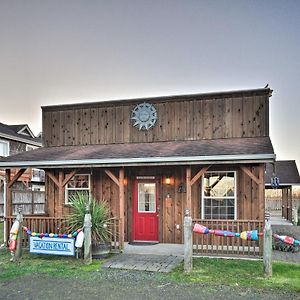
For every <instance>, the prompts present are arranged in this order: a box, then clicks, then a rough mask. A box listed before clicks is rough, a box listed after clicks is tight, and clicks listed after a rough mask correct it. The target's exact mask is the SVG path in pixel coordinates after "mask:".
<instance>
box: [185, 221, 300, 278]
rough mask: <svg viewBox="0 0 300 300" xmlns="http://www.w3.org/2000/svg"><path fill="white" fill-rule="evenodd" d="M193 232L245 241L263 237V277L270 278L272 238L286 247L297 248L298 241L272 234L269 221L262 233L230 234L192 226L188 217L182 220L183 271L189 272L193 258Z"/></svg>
mask: <svg viewBox="0 0 300 300" xmlns="http://www.w3.org/2000/svg"><path fill="white" fill-rule="evenodd" d="M193 232H194V233H197V234H203V235H208V234H213V235H216V236H219V237H227V238H232V237H238V238H241V239H242V240H245V241H258V240H259V237H260V236H263V242H264V248H263V249H264V251H263V261H264V275H265V276H266V277H270V276H272V237H274V238H275V239H277V240H280V241H281V242H283V243H286V244H288V245H295V246H299V245H300V241H299V240H296V239H294V238H293V237H290V236H286V235H278V234H272V229H271V225H270V222H269V220H268V219H267V220H266V223H265V227H264V232H258V231H257V230H249V231H243V232H231V231H227V230H211V229H209V228H207V227H206V226H203V225H201V224H197V223H196V224H195V225H194V226H193V220H192V218H191V217H190V216H186V217H185V218H184V270H185V272H189V271H190V270H191V269H192V256H193Z"/></svg>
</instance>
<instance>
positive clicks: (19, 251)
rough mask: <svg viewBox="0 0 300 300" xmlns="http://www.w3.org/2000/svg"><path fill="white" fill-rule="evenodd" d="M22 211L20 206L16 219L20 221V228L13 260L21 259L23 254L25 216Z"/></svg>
mask: <svg viewBox="0 0 300 300" xmlns="http://www.w3.org/2000/svg"><path fill="white" fill-rule="evenodd" d="M21 211H22V210H21V208H19V210H18V214H17V217H16V220H17V221H18V222H19V228H18V235H17V247H16V251H15V253H14V254H13V257H12V261H13V262H18V261H19V259H20V258H21V256H22V236H23V227H22V223H23V216H22V212H21Z"/></svg>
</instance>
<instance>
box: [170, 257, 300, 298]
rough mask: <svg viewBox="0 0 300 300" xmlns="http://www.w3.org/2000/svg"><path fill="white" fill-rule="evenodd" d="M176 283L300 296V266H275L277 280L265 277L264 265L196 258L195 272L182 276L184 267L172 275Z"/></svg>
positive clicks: (280, 264)
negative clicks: (295, 293) (288, 292)
mask: <svg viewBox="0 0 300 300" xmlns="http://www.w3.org/2000/svg"><path fill="white" fill-rule="evenodd" d="M170 277H171V278H172V279H173V280H176V281H181V282H187V283H188V282H199V283H200V282H201V283H208V284H216V285H219V284H221V285H235V286H242V287H252V288H280V289H283V290H286V291H289V290H291V291H295V292H300V265H294V264H288V263H278V262H276V263H273V277H272V278H271V279H265V278H264V277H263V263H262V261H247V260H234V259H211V258H195V259H194V260H193V270H192V271H191V272H190V273H189V274H185V273H183V272H182V265H181V266H180V267H178V268H177V269H176V270H175V271H174V272H173V273H171V274H170Z"/></svg>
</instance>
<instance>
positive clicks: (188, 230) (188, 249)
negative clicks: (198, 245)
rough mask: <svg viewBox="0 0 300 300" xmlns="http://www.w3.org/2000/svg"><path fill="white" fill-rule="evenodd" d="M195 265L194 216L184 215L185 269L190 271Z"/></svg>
mask: <svg viewBox="0 0 300 300" xmlns="http://www.w3.org/2000/svg"><path fill="white" fill-rule="evenodd" d="M192 267H193V233H192V218H191V216H189V215H187V216H186V217H184V271H185V272H190V271H191V270H192Z"/></svg>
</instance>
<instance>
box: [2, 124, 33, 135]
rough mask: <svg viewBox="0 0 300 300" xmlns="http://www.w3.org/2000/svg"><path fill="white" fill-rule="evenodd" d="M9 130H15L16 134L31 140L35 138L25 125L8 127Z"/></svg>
mask: <svg viewBox="0 0 300 300" xmlns="http://www.w3.org/2000/svg"><path fill="white" fill-rule="evenodd" d="M8 126H9V127H10V128H12V129H13V130H15V132H16V133H17V134H23V135H27V136H31V137H32V138H35V136H34V134H33V132H32V131H31V129H30V128H29V126H28V125H27V124H21V125H8Z"/></svg>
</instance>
